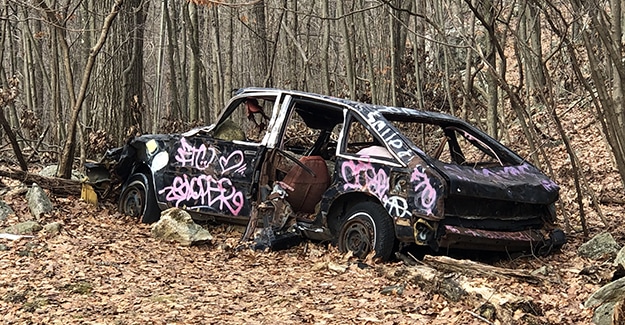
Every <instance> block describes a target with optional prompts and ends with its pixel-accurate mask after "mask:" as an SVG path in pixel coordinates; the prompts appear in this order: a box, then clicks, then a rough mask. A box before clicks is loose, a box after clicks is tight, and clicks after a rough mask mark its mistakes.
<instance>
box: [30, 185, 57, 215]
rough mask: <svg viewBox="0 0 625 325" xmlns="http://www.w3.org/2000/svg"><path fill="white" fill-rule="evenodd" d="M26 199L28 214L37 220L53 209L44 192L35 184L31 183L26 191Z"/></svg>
mask: <svg viewBox="0 0 625 325" xmlns="http://www.w3.org/2000/svg"><path fill="white" fill-rule="evenodd" d="M26 199H27V200H28V208H30V213H31V214H32V215H33V216H34V217H35V218H37V219H38V218H40V217H41V215H42V214H45V213H48V212H50V211H52V209H53V208H54V206H53V205H52V201H50V198H48V195H47V194H46V192H44V190H43V189H42V188H41V187H40V186H39V185H37V183H33V186H32V187H31V188H30V189H29V190H28V192H27V193H26Z"/></svg>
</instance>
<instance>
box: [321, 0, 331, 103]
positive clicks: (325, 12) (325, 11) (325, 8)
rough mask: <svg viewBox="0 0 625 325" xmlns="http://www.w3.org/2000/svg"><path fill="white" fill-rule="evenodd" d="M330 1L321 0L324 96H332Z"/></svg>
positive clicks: (322, 83) (322, 86) (322, 82)
mask: <svg viewBox="0 0 625 325" xmlns="http://www.w3.org/2000/svg"><path fill="white" fill-rule="evenodd" d="M329 1H330V0H321V17H323V20H322V24H323V34H322V37H321V58H322V59H321V89H322V90H323V93H324V94H328V95H331V94H332V90H331V89H330V62H329V60H330V59H329V58H330V53H329V51H330V28H331V26H330V25H331V24H332V22H331V21H330V20H328V19H327V18H329V17H330V12H329V10H330V9H329V4H328V3H329Z"/></svg>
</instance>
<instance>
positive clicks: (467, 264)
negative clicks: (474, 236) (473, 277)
mask: <svg viewBox="0 0 625 325" xmlns="http://www.w3.org/2000/svg"><path fill="white" fill-rule="evenodd" d="M423 263H425V264H427V265H429V266H430V267H433V268H435V269H437V270H439V271H450V272H458V273H464V274H466V273H479V274H483V275H490V276H497V277H511V278H515V279H519V280H523V281H525V282H529V283H541V282H543V281H544V280H545V279H544V278H543V277H541V276H537V275H532V274H530V273H529V272H528V271H527V270H511V269H504V268H501V267H496V266H492V265H488V264H482V263H478V262H474V261H470V260H457V259H454V258H451V257H447V256H431V255H426V256H425V258H424V259H423Z"/></svg>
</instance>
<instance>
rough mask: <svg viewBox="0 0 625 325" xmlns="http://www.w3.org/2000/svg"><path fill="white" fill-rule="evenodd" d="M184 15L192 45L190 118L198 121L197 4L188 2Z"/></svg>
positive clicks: (198, 58)
mask: <svg viewBox="0 0 625 325" xmlns="http://www.w3.org/2000/svg"><path fill="white" fill-rule="evenodd" d="M183 15H184V19H185V25H186V27H187V31H188V38H187V40H189V41H190V42H189V44H190V46H191V60H190V61H189V79H188V84H189V92H188V98H189V99H188V100H187V104H188V106H187V107H188V110H189V119H190V120H191V121H198V120H199V119H200V102H199V96H200V94H199V91H200V66H199V61H200V48H199V45H198V42H199V32H198V26H197V24H198V16H197V5H196V4H194V3H192V2H188V3H186V4H185V5H184V10H183Z"/></svg>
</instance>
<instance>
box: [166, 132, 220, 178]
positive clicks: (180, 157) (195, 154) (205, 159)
mask: <svg viewBox="0 0 625 325" xmlns="http://www.w3.org/2000/svg"><path fill="white" fill-rule="evenodd" d="M215 157H217V150H215V148H213V147H210V148H209V147H206V145H204V144H201V145H200V146H198V147H194V146H193V145H191V144H190V143H189V142H187V140H186V139H185V138H182V139H180V148H178V150H177V151H176V157H175V158H176V161H177V162H179V163H180V164H181V165H182V166H190V167H193V168H197V169H199V170H204V169H206V168H207V167H208V166H210V164H212V163H213V161H215Z"/></svg>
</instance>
